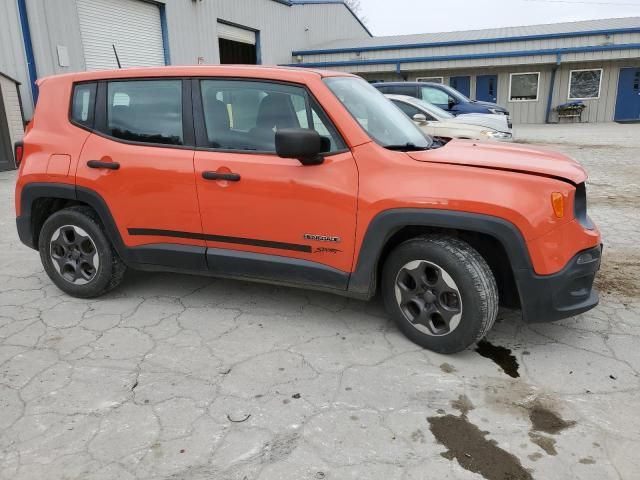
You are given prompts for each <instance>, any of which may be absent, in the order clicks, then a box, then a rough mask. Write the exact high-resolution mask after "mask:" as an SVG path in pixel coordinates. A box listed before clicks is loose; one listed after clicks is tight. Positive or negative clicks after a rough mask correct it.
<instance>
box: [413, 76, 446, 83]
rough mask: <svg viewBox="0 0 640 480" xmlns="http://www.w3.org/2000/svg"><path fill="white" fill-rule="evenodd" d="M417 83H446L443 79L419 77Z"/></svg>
mask: <svg viewBox="0 0 640 480" xmlns="http://www.w3.org/2000/svg"><path fill="white" fill-rule="evenodd" d="M416 82H431V83H440V84H442V83H444V78H443V77H418V78H416Z"/></svg>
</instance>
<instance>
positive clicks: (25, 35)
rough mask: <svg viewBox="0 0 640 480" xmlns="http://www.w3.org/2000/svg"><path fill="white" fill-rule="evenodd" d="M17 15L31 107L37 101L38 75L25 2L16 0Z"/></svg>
mask: <svg viewBox="0 0 640 480" xmlns="http://www.w3.org/2000/svg"><path fill="white" fill-rule="evenodd" d="M17 3H18V15H19V16H20V26H21V28H22V41H23V43H24V53H25V55H26V57H27V70H28V72H29V86H30V87H31V96H32V98H33V106H34V107H35V105H36V103H37V101H38V86H37V85H36V80H37V79H38V73H37V69H36V59H35V57H34V55H33V45H32V43H31V30H30V29H29V17H28V15H27V4H26V2H25V0H17Z"/></svg>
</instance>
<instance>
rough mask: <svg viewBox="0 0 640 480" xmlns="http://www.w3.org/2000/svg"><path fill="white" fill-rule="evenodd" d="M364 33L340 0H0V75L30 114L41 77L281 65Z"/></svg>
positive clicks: (365, 32) (27, 115)
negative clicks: (302, 52) (15, 86)
mask: <svg viewBox="0 0 640 480" xmlns="http://www.w3.org/2000/svg"><path fill="white" fill-rule="evenodd" d="M369 36H370V34H369V32H368V30H367V29H366V27H365V26H364V25H363V24H362V23H361V22H360V21H359V20H358V18H357V17H356V16H355V15H354V14H353V12H352V11H351V10H350V9H349V8H348V7H347V6H346V5H345V4H344V3H343V2H342V0H153V1H152V0H55V1H52V0H0V72H3V73H5V74H6V75H9V76H11V77H13V78H15V79H17V80H18V81H20V82H21V84H22V86H21V95H22V100H23V104H24V112H25V115H26V118H27V119H28V118H30V116H31V112H32V107H33V96H35V95H36V94H37V93H36V91H37V89H36V87H35V86H34V85H33V82H34V81H35V80H36V79H37V78H41V77H43V76H47V75H52V74H58V73H67V72H73V71H82V70H99V69H109V68H117V66H118V63H117V62H118V60H119V61H120V64H121V65H122V67H133V66H158V65H165V64H166V65H169V64H172V65H193V64H199V63H200V64H217V63H263V64H279V63H288V62H290V59H291V52H292V50H294V49H298V48H307V47H309V46H311V45H314V44H318V43H321V42H325V41H327V40H337V39H341V38H347V37H349V38H365V37H369ZM116 53H117V56H116Z"/></svg>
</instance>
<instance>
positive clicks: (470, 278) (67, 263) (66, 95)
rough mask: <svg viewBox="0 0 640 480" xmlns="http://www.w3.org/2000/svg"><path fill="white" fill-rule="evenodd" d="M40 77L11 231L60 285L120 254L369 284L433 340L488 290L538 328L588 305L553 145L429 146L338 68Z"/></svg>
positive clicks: (176, 267)
mask: <svg viewBox="0 0 640 480" xmlns="http://www.w3.org/2000/svg"><path fill="white" fill-rule="evenodd" d="M39 89H40V95H39V100H38V104H37V107H36V110H35V115H34V117H33V120H32V122H31V124H30V126H29V128H28V129H27V132H26V134H25V137H24V143H23V144H21V145H17V146H16V151H17V155H18V157H19V159H20V160H21V163H20V172H19V178H18V181H17V187H16V214H17V228H18V232H19V235H20V238H21V240H22V242H23V243H25V244H26V245H28V246H29V247H31V248H34V249H37V250H39V252H40V257H41V259H42V263H43V265H44V268H45V270H46V272H47V274H48V275H49V277H50V278H51V280H52V281H53V282H54V283H55V284H56V285H57V286H58V287H59V288H60V289H61V290H63V291H64V292H66V293H68V294H69V295H73V296H76V297H82V298H88V297H95V296H97V295H101V294H103V293H105V292H107V291H109V290H111V289H112V288H114V287H116V286H117V285H118V284H119V283H120V281H121V280H122V278H123V275H124V273H125V271H126V270H127V268H132V269H140V270H149V271H157V270H163V271H164V270H168V271H175V272H188V273H196V274H205V275H214V276H221V277H230V278H239V279H253V280H258V281H264V282H271V283H277V284H283V285H290V286H298V287H305V288H311V289H317V290H323V291H327V292H334V293H338V294H341V295H346V296H349V297H355V298H360V299H369V298H371V297H373V296H374V295H375V294H376V293H377V292H380V294H381V295H382V297H383V299H384V302H385V305H386V308H387V310H388V312H389V315H390V316H391V317H393V319H394V320H395V321H396V322H397V324H398V325H399V327H400V328H401V329H402V331H403V332H404V333H405V334H406V335H407V336H408V337H409V338H410V339H411V340H413V341H414V342H416V343H417V344H419V345H422V346H424V347H426V348H429V349H431V350H434V351H437V352H442V353H453V352H458V351H460V350H463V349H465V348H467V347H468V346H470V345H472V344H473V343H474V342H476V341H477V340H479V339H480V338H482V337H483V336H484V335H485V334H486V333H487V331H488V330H489V329H490V328H491V326H492V324H493V322H494V320H495V318H496V315H497V312H498V305H499V304H502V305H505V306H507V307H511V308H520V309H521V310H522V314H523V316H524V319H525V320H526V321H528V322H542V321H553V320H557V319H561V318H565V317H568V316H571V315H576V314H578V313H581V312H584V311H586V310H589V309H590V308H593V307H594V306H595V305H597V303H598V296H597V293H596V292H595V290H594V289H593V288H592V284H593V279H594V276H595V274H596V271H597V270H598V268H599V265H600V255H601V244H600V234H599V232H598V230H597V229H596V227H595V225H594V224H593V223H592V222H591V220H590V219H589V217H588V216H587V212H586V192H585V183H584V182H585V179H586V174H585V171H584V170H583V169H582V167H581V166H580V165H579V164H578V163H576V162H575V161H573V160H571V159H569V158H567V157H565V156H563V155H559V154H555V153H550V152H546V151H543V150H537V149H533V148H525V147H522V146H517V145H510V146H506V145H497V144H493V143H480V142H474V141H466V140H453V141H450V142H448V143H446V144H445V143H443V142H436V141H434V140H432V139H430V138H428V137H426V136H425V135H424V134H422V133H421V132H420V130H419V129H418V128H417V127H416V126H415V125H414V124H413V122H411V120H410V119H409V118H408V117H407V116H405V115H404V114H403V113H402V111H400V110H399V109H398V108H397V107H395V106H394V105H393V104H392V103H391V102H389V101H388V100H387V99H386V98H385V97H384V96H383V95H382V94H381V93H379V92H378V91H377V90H376V89H375V88H373V87H371V86H370V85H368V84H367V83H366V82H365V81H364V80H362V79H360V78H358V77H355V76H351V75H347V74H342V73H336V72H325V71H313V70H306V69H296V68H275V67H241V66H216V67H163V68H151V69H125V70H115V71H109V72H88V73H76V74H69V75H62V76H54V77H49V78H45V79H43V80H41V81H40V82H39Z"/></svg>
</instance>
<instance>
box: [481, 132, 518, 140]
mask: <svg viewBox="0 0 640 480" xmlns="http://www.w3.org/2000/svg"><path fill="white" fill-rule="evenodd" d="M482 135H484V136H485V137H487V138H491V139H493V140H511V138H512V137H513V135H511V134H510V133H507V132H498V131H495V130H493V131H492V130H485V131H483V132H482Z"/></svg>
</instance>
